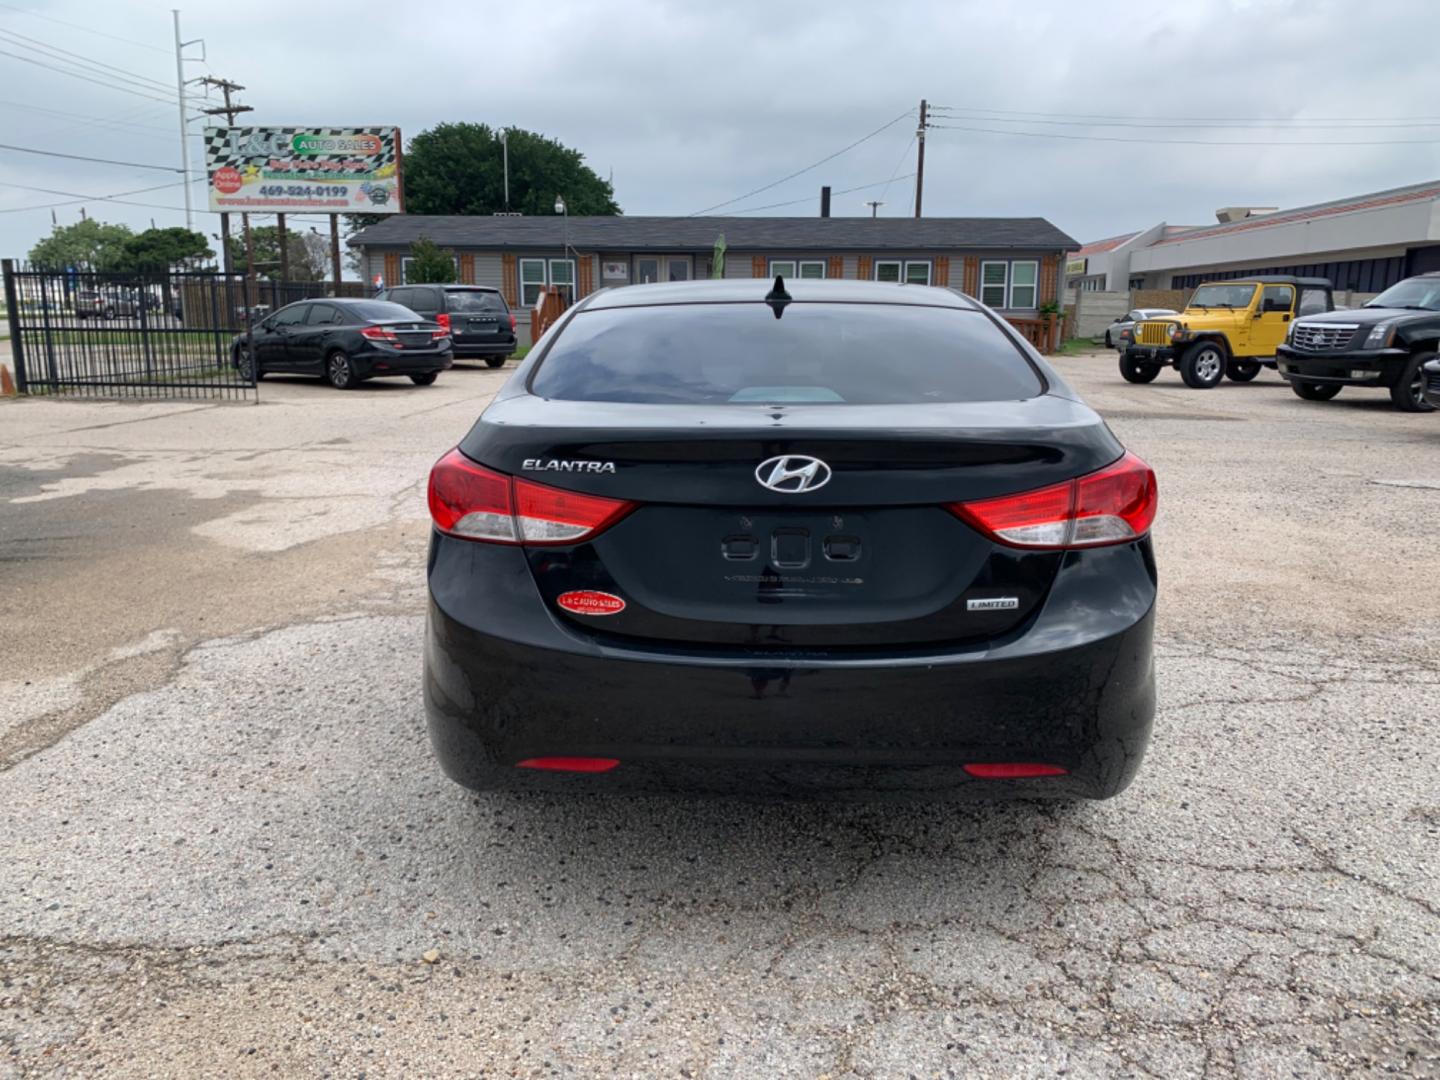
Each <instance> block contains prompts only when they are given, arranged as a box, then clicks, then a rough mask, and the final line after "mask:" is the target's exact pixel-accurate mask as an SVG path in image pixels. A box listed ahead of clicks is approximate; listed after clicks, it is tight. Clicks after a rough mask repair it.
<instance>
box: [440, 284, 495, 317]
mask: <svg viewBox="0 0 1440 1080" xmlns="http://www.w3.org/2000/svg"><path fill="white" fill-rule="evenodd" d="M445 310H446V311H448V312H450V313H451V314H454V313H455V312H460V313H461V314H464V313H466V312H471V311H475V312H479V311H491V312H493V311H508V310H509V309H508V308H506V306H505V300H504V299H503V298H502V297H501V296H500V294H499V293H498V292H490V291H489V290H488V289H447V290H446V292H445Z"/></svg>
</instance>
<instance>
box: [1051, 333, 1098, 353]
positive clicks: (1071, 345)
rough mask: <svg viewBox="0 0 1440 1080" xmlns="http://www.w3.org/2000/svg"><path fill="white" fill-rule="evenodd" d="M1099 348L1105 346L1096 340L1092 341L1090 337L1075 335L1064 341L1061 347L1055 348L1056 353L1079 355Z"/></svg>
mask: <svg viewBox="0 0 1440 1080" xmlns="http://www.w3.org/2000/svg"><path fill="white" fill-rule="evenodd" d="M1099 348H1103V346H1101V345H1098V344H1096V342H1094V341H1092V340H1091V339H1090V338H1083V337H1075V338H1069V339H1068V340H1066V341H1062V342H1061V343H1060V347H1059V348H1058V349H1056V350H1055V355H1056V356H1079V355H1081V354H1082V353H1089V352H1094V351H1095V350H1096V349H1099Z"/></svg>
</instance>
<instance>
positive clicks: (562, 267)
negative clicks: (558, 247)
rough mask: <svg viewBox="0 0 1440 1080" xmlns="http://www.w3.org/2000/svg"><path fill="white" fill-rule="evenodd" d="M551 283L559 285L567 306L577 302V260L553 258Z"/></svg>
mask: <svg viewBox="0 0 1440 1080" xmlns="http://www.w3.org/2000/svg"><path fill="white" fill-rule="evenodd" d="M550 284H551V285H556V286H559V288H560V295H561V296H563V297H564V298H565V306H566V307H569V306H570V305H571V304H573V303H574V302H575V260H574V259H551V260H550Z"/></svg>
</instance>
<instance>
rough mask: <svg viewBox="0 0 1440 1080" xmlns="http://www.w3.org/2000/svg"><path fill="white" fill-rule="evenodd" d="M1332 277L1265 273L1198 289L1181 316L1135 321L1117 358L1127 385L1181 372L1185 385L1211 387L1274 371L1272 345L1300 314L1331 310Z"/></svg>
mask: <svg viewBox="0 0 1440 1080" xmlns="http://www.w3.org/2000/svg"><path fill="white" fill-rule="evenodd" d="M1334 310H1335V300H1334V296H1333V293H1332V291H1331V287H1330V280H1329V279H1328V278H1305V277H1288V276H1280V275H1261V276H1256V277H1247V278H1240V279H1238V280H1236V281H1209V282H1206V283H1204V284H1203V285H1201V286H1199V287H1198V288H1197V289H1196V290H1195V292H1194V293H1193V294H1192V295H1191V297H1190V302H1189V303H1188V304H1187V305H1186V306H1185V310H1184V311H1183V312H1181V313H1180V314H1179V315H1165V316H1162V317H1161V318H1158V319H1147V320H1145V321H1144V322H1139V323H1136V324H1135V329H1134V331H1133V333H1132V334H1131V336H1130V340H1129V341H1128V342H1127V343H1126V346H1125V349H1124V351H1123V352H1121V354H1120V374H1121V375H1123V376H1124V377H1125V381H1126V382H1132V383H1148V382H1151V381H1152V380H1154V378H1155V376H1157V375H1159V374H1160V369H1161V368H1162V367H1165V366H1167V365H1173V366H1174V367H1177V368H1179V369H1180V377H1181V378H1182V379H1184V380H1185V385H1186V386H1189V387H1192V388H1194V389H1196V390H1209V389H1210V388H1211V387H1213V386H1216V385H1218V384H1219V382H1220V380H1221V379H1222V378H1224V377H1225V376H1227V375H1228V376H1229V377H1230V378H1231V379H1233V380H1235V381H1236V382H1249V381H1250V380H1251V379H1253V378H1255V376H1256V375H1259V374H1260V368H1261V367H1262V366H1264V367H1269V368H1273V367H1274V366H1275V348H1276V346H1277V345H1279V344H1280V343H1281V342H1283V341H1284V340H1285V335H1286V333H1287V332H1288V331H1289V329H1290V322H1291V320H1292V319H1294V318H1295V317H1296V316H1297V315H1314V314H1317V313H1319V312H1322V311H1334Z"/></svg>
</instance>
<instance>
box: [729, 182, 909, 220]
mask: <svg viewBox="0 0 1440 1080" xmlns="http://www.w3.org/2000/svg"><path fill="white" fill-rule="evenodd" d="M914 175H915V174H914V173H913V172H912V173H906V174H905V175H904V176H892V177H891V178H890V179H889V180H876V181H875V182H874V183H871V184H857V185H856V186H855V187H851V188H845V189H844V190H842V191H837V192H835V193H834V194H836V195H849V194H850V193H851V192H854V191H864V190H865V189H866V188H873V187H879V186H880V185H881V184H888V183H890V182H891V181H893V180H908V179H909V178H910V177H912V176H914ZM811 198H813V196H810V195H807V196H805V198H803V199H791V200H790V201H789V202H778V203H770V204H769V205H767V206H747V207H745V208H744V209H742V210H732V211H730V212H731V213H732V214H753V213H755V212H756V211H759V210H775V209H778V208H779V207H782V206H795V205H796V204H798V203H806V202H809V201H810V200H811Z"/></svg>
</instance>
